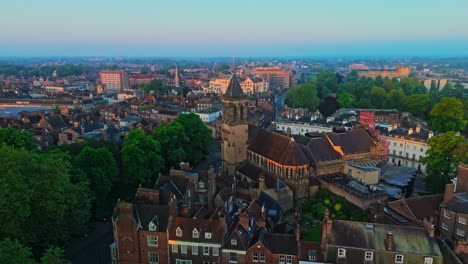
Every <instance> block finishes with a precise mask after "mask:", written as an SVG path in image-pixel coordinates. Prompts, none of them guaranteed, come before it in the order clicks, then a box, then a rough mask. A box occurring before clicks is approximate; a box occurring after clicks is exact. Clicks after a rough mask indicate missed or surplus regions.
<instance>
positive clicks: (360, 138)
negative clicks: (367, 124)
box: [325, 128, 374, 155]
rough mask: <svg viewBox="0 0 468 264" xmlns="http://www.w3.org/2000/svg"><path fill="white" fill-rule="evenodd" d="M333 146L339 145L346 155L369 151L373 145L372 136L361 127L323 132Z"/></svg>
mask: <svg viewBox="0 0 468 264" xmlns="http://www.w3.org/2000/svg"><path fill="white" fill-rule="evenodd" d="M325 135H326V136H327V137H328V138H329V139H330V141H331V142H332V143H333V145H335V146H340V147H341V150H343V152H344V153H345V154H346V155H350V154H357V153H365V152H370V150H371V148H372V147H373V145H374V142H373V141H372V138H371V137H370V136H369V134H368V133H367V131H366V130H365V129H363V128H359V129H351V130H348V131H347V132H346V133H333V132H329V133H325Z"/></svg>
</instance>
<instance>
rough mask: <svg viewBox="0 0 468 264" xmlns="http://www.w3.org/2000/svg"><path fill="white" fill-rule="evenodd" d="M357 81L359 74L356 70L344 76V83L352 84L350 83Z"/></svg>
mask: <svg viewBox="0 0 468 264" xmlns="http://www.w3.org/2000/svg"><path fill="white" fill-rule="evenodd" d="M357 80H359V74H358V72H357V71H356V70H352V71H351V72H350V73H349V74H348V76H346V81H347V82H352V81H357Z"/></svg>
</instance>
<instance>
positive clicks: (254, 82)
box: [207, 76, 268, 95]
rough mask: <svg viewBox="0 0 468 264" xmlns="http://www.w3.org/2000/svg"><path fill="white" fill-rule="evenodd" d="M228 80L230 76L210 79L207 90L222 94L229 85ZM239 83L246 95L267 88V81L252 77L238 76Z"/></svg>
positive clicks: (260, 91)
mask: <svg viewBox="0 0 468 264" xmlns="http://www.w3.org/2000/svg"><path fill="white" fill-rule="evenodd" d="M230 80H231V77H230V76H229V77H227V76H224V77H221V78H217V79H214V80H211V81H210V83H209V89H208V90H207V92H209V93H218V94H224V93H225V92H226V90H227V88H228V86H229V82H230ZM239 83H240V86H241V88H242V91H243V92H244V93H245V94H248V95H251V94H257V93H262V92H266V91H267V90H268V81H266V80H265V79H257V78H253V77H247V78H239Z"/></svg>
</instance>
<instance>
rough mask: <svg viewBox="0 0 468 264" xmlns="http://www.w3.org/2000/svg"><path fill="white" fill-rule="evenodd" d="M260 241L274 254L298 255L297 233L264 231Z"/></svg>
mask: <svg viewBox="0 0 468 264" xmlns="http://www.w3.org/2000/svg"><path fill="white" fill-rule="evenodd" d="M259 241H260V242H261V243H262V244H263V245H264V246H265V247H266V248H268V250H270V252H271V253H273V254H282V255H294V256H297V254H298V252H299V248H298V244H297V240H296V236H295V235H290V234H276V233H268V232H262V233H260V237H259Z"/></svg>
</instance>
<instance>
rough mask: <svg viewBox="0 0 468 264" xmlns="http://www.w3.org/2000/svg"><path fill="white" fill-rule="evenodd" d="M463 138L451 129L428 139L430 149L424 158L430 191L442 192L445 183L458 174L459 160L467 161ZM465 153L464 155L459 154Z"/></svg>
mask: <svg viewBox="0 0 468 264" xmlns="http://www.w3.org/2000/svg"><path fill="white" fill-rule="evenodd" d="M464 144H466V143H464V141H463V138H462V137H461V136H456V135H455V132H453V131H450V132H447V133H444V134H441V135H439V136H437V137H432V138H430V139H429V140H428V145H429V147H430V148H429V150H428V151H427V152H426V157H424V158H423V159H422V162H423V164H425V165H426V173H427V177H426V188H427V190H428V191H429V192H430V193H442V192H443V191H444V188H445V184H447V183H450V180H451V179H453V178H454V177H455V175H456V171H457V165H458V163H459V162H467V157H466V154H463V153H461V152H462V151H461V149H464V148H466V145H464ZM460 154H463V155H462V156H459V155H460Z"/></svg>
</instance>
